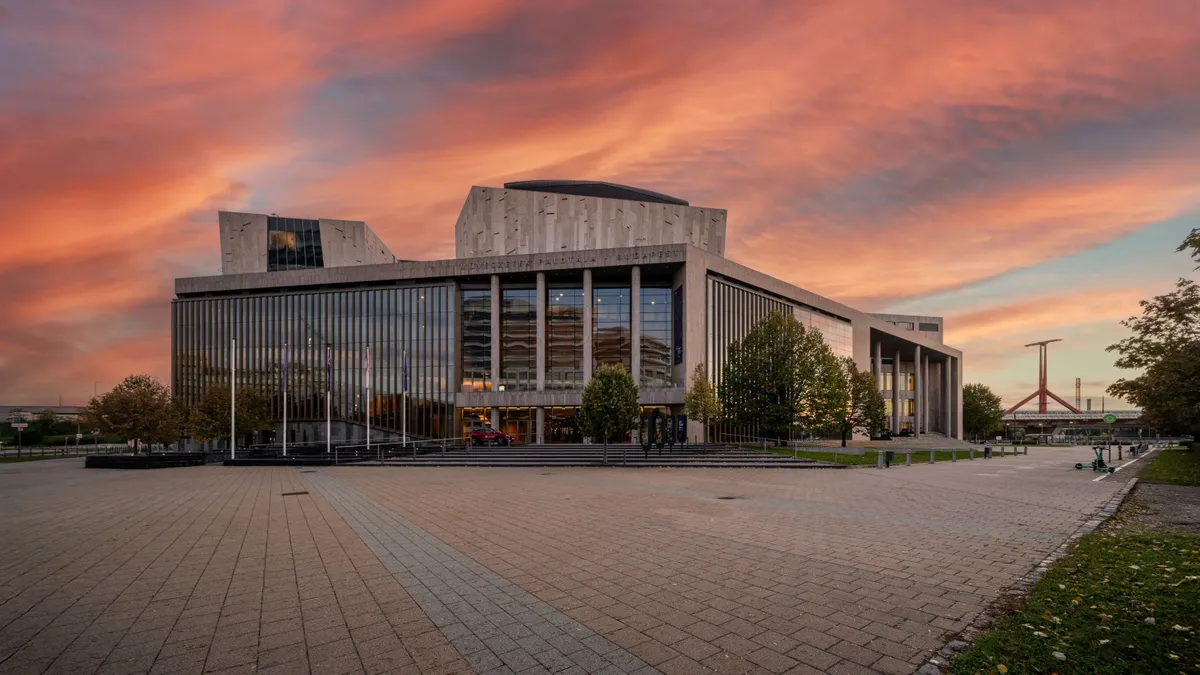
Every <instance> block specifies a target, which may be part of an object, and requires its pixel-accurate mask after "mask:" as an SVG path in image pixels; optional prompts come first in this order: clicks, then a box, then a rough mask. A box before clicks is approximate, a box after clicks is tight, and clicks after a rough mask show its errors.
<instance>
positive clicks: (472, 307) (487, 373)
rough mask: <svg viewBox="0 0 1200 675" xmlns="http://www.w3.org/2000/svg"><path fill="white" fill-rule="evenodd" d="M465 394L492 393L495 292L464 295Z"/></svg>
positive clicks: (463, 293)
mask: <svg viewBox="0 0 1200 675" xmlns="http://www.w3.org/2000/svg"><path fill="white" fill-rule="evenodd" d="M462 335H463V344H462V391H491V390H492V292H491V291H490V290H477V291H473V290H464V291H463V292H462Z"/></svg>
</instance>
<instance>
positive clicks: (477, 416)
mask: <svg viewBox="0 0 1200 675" xmlns="http://www.w3.org/2000/svg"><path fill="white" fill-rule="evenodd" d="M489 412H490V411H489V410H488V409H487V408H463V409H462V428H461V429H460V432H459V435H458V437H459V439H465V438H466V437H467V436H470V435H471V432H472V431H474V430H476V429H478V428H480V427H488V426H491V424H492V423H491V420H489V419H488V414H489Z"/></svg>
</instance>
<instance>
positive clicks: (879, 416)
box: [837, 357, 887, 448]
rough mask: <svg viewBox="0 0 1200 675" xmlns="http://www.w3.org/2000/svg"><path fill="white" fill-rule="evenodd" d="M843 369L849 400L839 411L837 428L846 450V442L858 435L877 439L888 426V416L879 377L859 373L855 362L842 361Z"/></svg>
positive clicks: (865, 372) (852, 360)
mask: <svg viewBox="0 0 1200 675" xmlns="http://www.w3.org/2000/svg"><path fill="white" fill-rule="evenodd" d="M838 361H839V365H840V366H841V369H842V377H843V378H844V381H845V382H846V384H847V386H846V387H845V388H844V390H842V391H844V392H845V394H844V396H845V398H844V400H843V403H842V406H841V408H840V409H839V415H838V419H837V428H838V431H840V432H841V435H842V447H843V448H844V447H846V438H847V437H848V436H851V435H853V434H854V433H855V432H858V433H862V434H869V435H872V436H873V435H875V434H878V433H879V432H880V431H883V429H884V427H886V426H887V414H886V413H885V412H884V402H883V394H882V393H881V392H880V391H879V387H878V386H877V385H876V382H875V376H874V375H872V374H871V373H869V372H867V371H864V370H859V369H858V365H857V364H855V363H854V359H852V358H849V357H846V358H842V359H838Z"/></svg>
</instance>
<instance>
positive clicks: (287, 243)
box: [267, 216, 325, 272]
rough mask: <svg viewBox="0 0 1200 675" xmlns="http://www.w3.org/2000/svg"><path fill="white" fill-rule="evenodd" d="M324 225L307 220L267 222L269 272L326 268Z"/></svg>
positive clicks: (279, 219)
mask: <svg viewBox="0 0 1200 675" xmlns="http://www.w3.org/2000/svg"><path fill="white" fill-rule="evenodd" d="M324 266H325V260H324V256H323V254H322V252H321V223H320V221H318V220H306V219H303V218H280V217H278V216H269V217H268V218H267V271H268V272H277V271H280V270H303V269H311V268H314V267H324Z"/></svg>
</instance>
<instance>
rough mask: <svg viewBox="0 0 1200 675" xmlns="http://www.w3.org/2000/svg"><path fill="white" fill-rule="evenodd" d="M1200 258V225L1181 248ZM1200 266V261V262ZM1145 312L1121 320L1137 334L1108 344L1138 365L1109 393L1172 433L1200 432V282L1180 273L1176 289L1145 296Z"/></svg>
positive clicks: (1125, 364)
mask: <svg viewBox="0 0 1200 675" xmlns="http://www.w3.org/2000/svg"><path fill="white" fill-rule="evenodd" d="M1188 249H1191V256H1192V258H1193V259H1194V260H1196V261H1197V262H1200V229H1195V230H1192V232H1191V234H1189V235H1188V237H1187V238H1186V239H1184V241H1183V243H1182V244H1180V246H1179V248H1178V249H1176V250H1177V251H1185V250H1188ZM1197 269H1200V267H1197ZM1141 307H1142V315H1141V316H1135V317H1130V318H1128V319H1126V320H1124V321H1122V322H1121V325H1122V326H1125V327H1126V328H1128V329H1130V330H1131V331H1133V335H1131V336H1130V337H1127V338H1125V339H1124V340H1121V341H1120V342H1118V343H1117V344H1115V345H1112V346H1110V347H1109V348H1108V351H1110V352H1117V353H1118V354H1119V356H1118V357H1117V361H1116V364H1115V365H1116V366H1117V367H1118V368H1127V369H1138V370H1141V371H1142V374H1141V375H1140V376H1138V377H1135V378H1133V379H1125V378H1121V379H1119V380H1117V381H1116V382H1114V383H1113V384H1112V386H1110V387H1109V388H1108V393H1109V394H1111V395H1113V396H1118V397H1120V398H1123V399H1125V400H1126V401H1129V402H1130V403H1132V404H1134V405H1136V406H1138V407H1139V408H1141V409H1142V420H1143V421H1145V422H1146V423H1147V424H1149V425H1151V426H1153V427H1156V428H1157V429H1159V430H1160V431H1162V432H1165V433H1168V434H1192V435H1197V434H1200V286H1198V285H1197V284H1196V282H1195V281H1193V280H1190V279H1179V280H1178V281H1177V282H1176V283H1175V290H1174V291H1172V292H1170V293H1167V294H1164V295H1159V296H1156V297H1154V298H1153V299H1151V300H1143V301H1142V302H1141Z"/></svg>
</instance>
